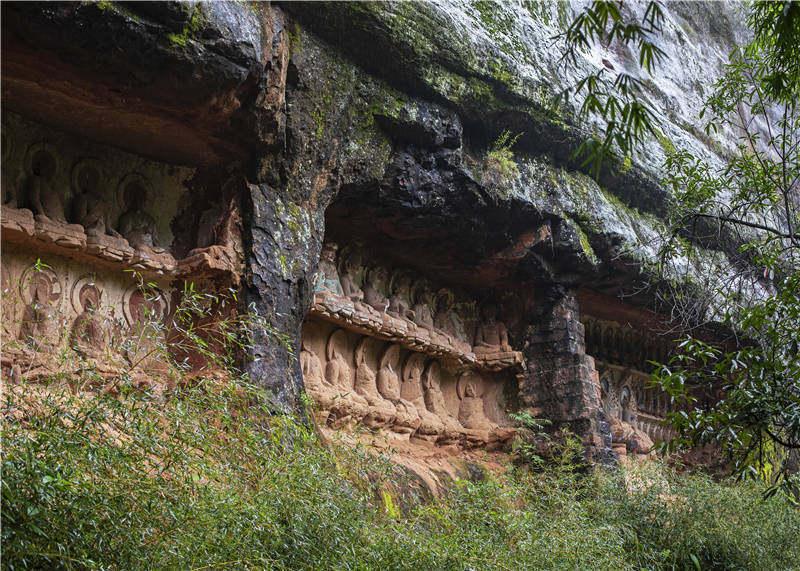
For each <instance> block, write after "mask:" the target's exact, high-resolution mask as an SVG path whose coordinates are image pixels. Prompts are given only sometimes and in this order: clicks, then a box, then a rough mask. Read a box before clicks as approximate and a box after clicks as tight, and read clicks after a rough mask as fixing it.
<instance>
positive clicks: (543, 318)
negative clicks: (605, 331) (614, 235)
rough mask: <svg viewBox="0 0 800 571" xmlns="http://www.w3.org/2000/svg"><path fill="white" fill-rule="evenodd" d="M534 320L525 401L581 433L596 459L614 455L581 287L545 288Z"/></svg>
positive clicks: (527, 351)
mask: <svg viewBox="0 0 800 571" xmlns="http://www.w3.org/2000/svg"><path fill="white" fill-rule="evenodd" d="M539 299H541V302H540V305H539V311H538V312H537V313H536V315H535V317H534V320H533V322H532V323H531V324H530V325H529V326H528V329H527V334H526V337H527V339H526V344H525V358H526V360H527V365H528V370H527V373H526V377H525V379H524V380H523V382H522V383H521V385H520V396H521V399H522V402H523V403H524V404H525V406H527V407H530V409H531V411H532V412H533V413H534V414H535V415H536V416H539V417H541V418H546V419H549V420H550V421H552V422H553V427H554V428H555V429H558V428H569V429H570V430H571V431H572V432H573V433H575V434H577V435H578V436H579V437H581V438H582V439H583V441H584V443H585V445H586V448H587V455H588V457H589V458H590V459H591V460H593V461H599V462H608V461H611V460H613V454H612V452H611V435H610V430H609V426H608V422H607V421H606V419H605V415H604V414H603V409H602V407H601V405H600V382H599V377H598V374H597V370H596V369H595V366H594V359H593V358H592V357H591V356H589V355H587V354H586V346H585V343H584V331H583V324H582V323H581V322H580V308H579V306H578V301H577V299H576V297H575V293H574V292H572V291H570V290H568V289H566V288H565V287H563V286H560V285H554V286H550V287H549V288H548V289H547V290H546V291H545V292H544V295H543V296H542V297H540V298H539Z"/></svg>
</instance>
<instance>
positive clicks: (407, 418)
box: [300, 328, 513, 445]
mask: <svg viewBox="0 0 800 571" xmlns="http://www.w3.org/2000/svg"><path fill="white" fill-rule="evenodd" d="M313 331H317V333H316V335H315V334H314V333H313V332H312V333H309V331H308V328H307V329H306V332H305V333H304V338H303V343H302V351H301V354H300V360H301V366H302V372H303V380H304V384H305V388H306V392H307V393H308V394H309V395H310V396H311V398H312V399H313V400H314V402H315V406H316V409H317V418H318V420H319V421H320V422H321V423H324V424H325V425H327V426H330V427H333V428H344V427H350V428H352V427H354V426H355V425H357V424H360V425H362V426H365V427H367V428H370V429H373V430H379V429H385V430H386V431H387V432H390V433H395V434H398V435H407V436H409V437H411V436H413V437H415V438H419V439H423V440H427V441H431V442H437V443H440V444H454V443H462V444H467V445H479V444H484V445H485V444H487V443H490V442H494V443H498V442H504V441H506V440H508V439H509V438H510V437H511V436H512V435H513V430H512V429H509V428H503V427H501V426H499V425H498V423H497V422H495V421H494V420H491V419H490V418H489V415H488V414H487V411H489V412H490V413H491V414H492V416H494V417H498V416H502V415H503V413H502V412H500V409H499V406H500V404H499V403H498V389H499V390H500V391H502V386H501V385H499V384H498V383H499V381H496V380H491V379H487V378H485V377H483V376H482V375H479V374H478V373H476V372H475V371H472V370H467V371H463V372H461V373H460V374H459V375H458V376H457V380H456V384H455V388H456V394H457V399H458V402H457V405H455V406H453V405H452V404H450V405H448V403H447V402H446V401H447V399H446V398H445V394H444V392H443V387H442V384H443V378H444V374H445V371H444V370H443V369H442V367H441V364H440V363H439V361H438V360H436V359H431V358H429V357H428V356H427V355H425V354H422V353H418V352H414V351H404V350H403V349H401V347H400V345H398V344H396V343H386V342H382V341H380V340H378V339H375V338H373V337H369V336H356V339H355V341H354V340H353V337H354V334H351V333H349V332H347V331H346V330H344V329H334V330H333V331H332V332H330V333H326V332H323V331H322V330H313ZM309 334H310V335H312V338H311V339H310V338H308V335H309ZM326 335H327V338H326V337H325V336H326ZM351 347H354V349H352V350H351V349H350V348H351ZM323 348H324V349H323ZM492 401H493V402H492ZM498 420H500V419H499V418H498Z"/></svg>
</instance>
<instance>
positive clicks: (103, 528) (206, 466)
mask: <svg viewBox="0 0 800 571" xmlns="http://www.w3.org/2000/svg"><path fill="white" fill-rule="evenodd" d="M5 415H6V419H7V420H6V422H5V424H4V429H3V430H4V434H3V438H4V450H3V482H2V499H3V510H2V524H3V525H2V542H3V546H2V547H3V563H2V564H3V567H4V568H6V569H42V568H47V569H126V570H134V569H453V570H456V569H458V570H464V569H521V568H527V569H587V568H592V569H644V568H646V569H697V568H700V569H793V568H798V562H799V561H800V542H798V541H797V537H798V532H799V531H800V512H798V510H796V509H795V508H793V507H791V506H789V505H788V504H787V503H786V502H785V500H784V499H782V498H780V497H775V498H772V499H771V500H768V501H764V500H762V498H761V495H760V490H759V489H757V488H756V487H754V486H753V485H749V484H737V485H732V484H727V483H723V484H720V483H714V482H712V481H711V480H709V479H707V478H705V477H703V476H697V475H695V476H685V475H684V476H678V475H676V474H674V473H672V472H670V471H669V470H668V469H666V468H664V467H663V466H660V465H658V464H656V463H651V464H649V465H646V466H642V467H636V468H630V469H627V470H623V471H604V470H599V471H595V472H593V473H589V474H586V473H583V472H582V471H580V470H576V469H575V467H574V466H573V465H571V464H570V463H568V462H561V463H559V462H555V463H552V464H551V465H550V466H549V467H548V468H546V469H544V470H541V471H538V472H533V471H531V470H528V469H526V468H524V467H520V468H516V469H513V470H511V471H509V472H508V473H507V474H506V475H504V476H502V477H487V478H484V479H483V480H482V481H479V482H467V481H459V482H456V483H454V485H453V487H452V490H451V491H450V492H449V493H448V494H447V495H446V497H444V498H442V499H440V500H435V501H427V502H420V501H414V500H407V499H406V500H403V499H402V494H401V491H402V489H403V488H404V487H405V486H406V484H404V483H402V481H399V480H398V477H397V474H398V472H397V468H396V467H393V466H392V465H390V464H389V463H388V462H387V461H384V460H382V459H380V458H378V459H376V458H375V457H374V456H372V455H371V454H369V453H367V452H365V451H363V450H359V449H352V448H341V447H338V446H336V445H335V444H334V445H332V446H323V445H321V444H320V442H319V440H318V438H317V436H316V435H315V433H314V431H313V430H310V429H307V428H305V427H302V426H299V425H297V424H296V423H294V422H293V421H292V420H291V419H289V418H286V417H282V416H273V415H271V414H270V410H269V408H268V406H267V401H266V399H265V397H264V395H263V394H262V393H261V391H260V390H259V389H257V388H254V387H251V386H248V385H247V384H246V383H243V382H226V383H223V382H221V381H212V380H205V381H197V382H196V383H195V384H193V385H192V386H189V387H185V388H182V389H176V390H175V391H174V392H172V393H169V394H167V395H159V396H157V395H156V394H154V393H148V392H144V393H142V392H138V391H134V390H133V389H131V388H129V387H123V390H122V391H121V393H120V395H119V396H117V397H111V396H100V395H95V394H91V393H82V392H72V391H70V390H68V388H67V387H65V386H62V385H59V384H53V385H52V386H50V387H47V388H45V387H43V386H42V385H13V386H9V387H8V389H7V390H6V393H5Z"/></svg>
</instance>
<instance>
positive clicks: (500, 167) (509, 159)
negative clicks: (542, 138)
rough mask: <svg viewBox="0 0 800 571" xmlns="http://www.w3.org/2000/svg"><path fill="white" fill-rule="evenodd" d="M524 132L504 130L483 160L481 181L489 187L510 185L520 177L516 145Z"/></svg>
mask: <svg viewBox="0 0 800 571" xmlns="http://www.w3.org/2000/svg"><path fill="white" fill-rule="evenodd" d="M521 135H522V133H518V134H516V135H512V134H511V131H503V132H502V133H500V136H499V137H498V138H497V140H496V141H495V142H494V144H492V148H491V149H490V150H489V152H488V153H487V155H486V159H485V160H484V162H483V174H482V176H481V183H482V184H483V185H484V186H487V187H489V188H498V187H501V186H508V185H509V184H511V183H512V182H514V181H515V180H516V179H517V178H519V175H520V173H519V166H518V165H517V163H516V161H515V160H514V151H513V150H512V149H513V147H514V145H515V144H516V143H517V140H519V138H520V136H521Z"/></svg>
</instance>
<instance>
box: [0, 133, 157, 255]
mask: <svg viewBox="0 0 800 571" xmlns="http://www.w3.org/2000/svg"><path fill="white" fill-rule="evenodd" d="M58 169H59V161H58V159H57V155H56V153H55V150H54V149H53V148H52V147H50V146H49V145H48V144H46V143H36V144H34V145H32V146H31V147H30V148H28V150H27V152H26V154H25V160H24V162H23V166H22V168H21V169H20V172H19V174H18V176H17V177H16V178H15V179H12V180H9V183H8V184H4V185H3V186H4V188H3V205H4V207H5V208H14V209H20V210H29V211H30V212H31V213H32V214H33V216H34V217H35V219H36V220H37V221H42V222H46V223H52V224H56V225H64V226H67V227H69V226H80V228H74V229H73V230H79V231H82V232H84V233H85V234H86V236H93V237H106V236H109V237H112V238H117V239H124V240H126V241H127V242H128V244H129V245H130V246H131V247H132V248H134V249H135V250H137V251H138V250H144V251H147V252H152V253H155V254H160V253H163V252H164V248H163V246H164V245H165V244H162V243H161V240H159V236H158V230H157V224H156V221H155V219H154V217H153V216H152V215H151V213H149V212H147V210H146V204H147V203H148V199H149V198H150V197H151V191H150V185H149V182H148V180H147V179H146V178H145V177H144V176H142V175H140V174H138V173H129V174H127V175H125V176H124V177H122V178H121V179H120V181H119V183H118V184H117V185H116V188H117V192H118V193H119V195H118V200H119V201H120V202H121V214H120V215H119V217H118V219H117V220H116V221H114V220H112V215H113V212H112V208H111V206H110V205H111V203H112V200H113V198H112V197H111V196H109V195H108V193H107V188H106V187H107V180H106V177H105V176H104V174H103V173H104V169H103V166H102V164H101V163H100V162H99V161H97V160H95V159H90V158H85V159H81V160H79V161H77V162H76V163H75V164H74V165H73V166H72V170H71V176H70V181H71V182H70V186H71V188H70V189H69V190H67V189H64V188H60V187H59V185H58V184H57V183H56V178H57V171H58ZM29 216H30V214H29ZM68 229H69V228H68Z"/></svg>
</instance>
